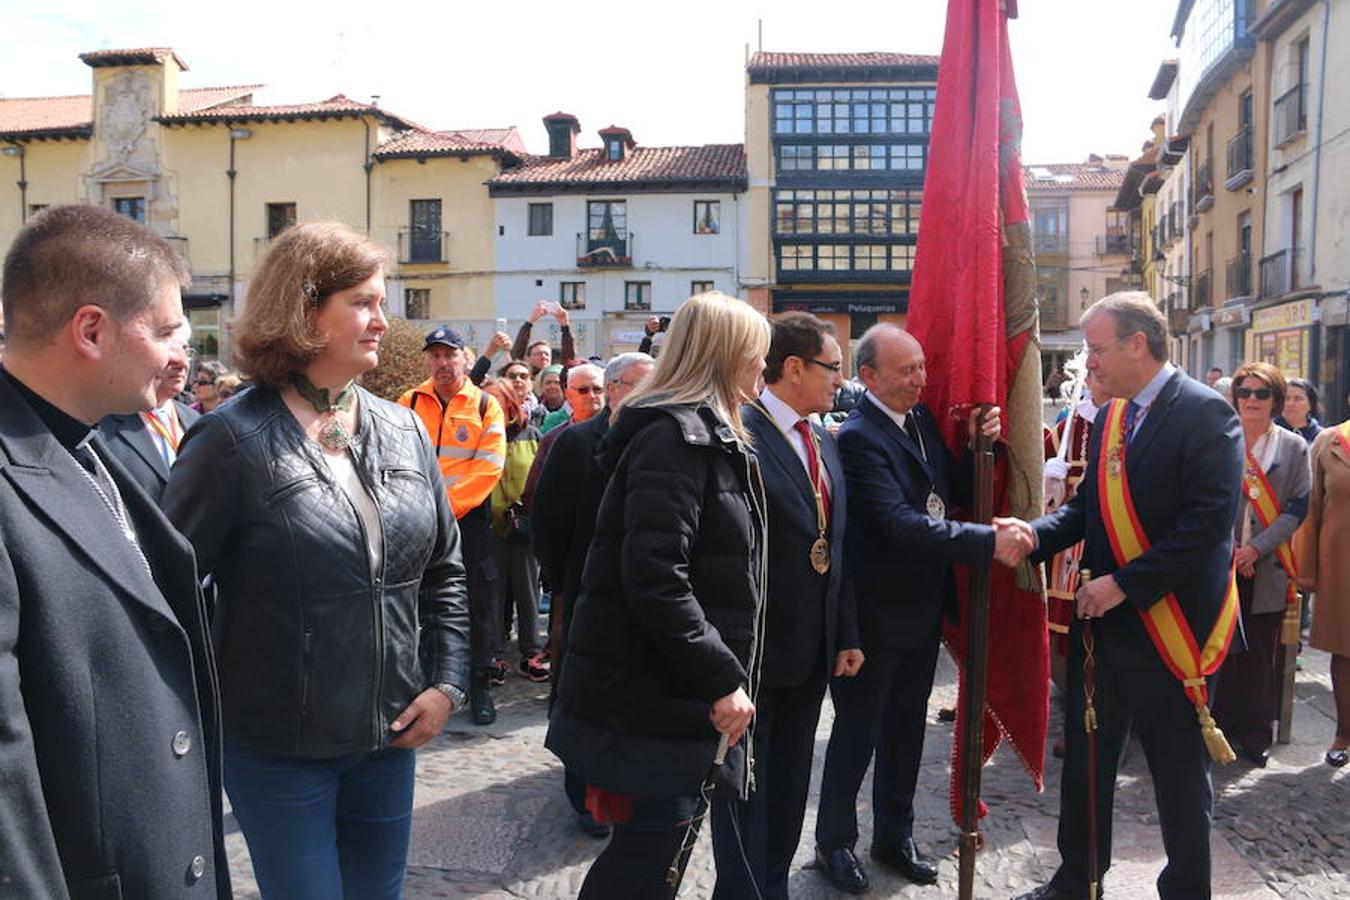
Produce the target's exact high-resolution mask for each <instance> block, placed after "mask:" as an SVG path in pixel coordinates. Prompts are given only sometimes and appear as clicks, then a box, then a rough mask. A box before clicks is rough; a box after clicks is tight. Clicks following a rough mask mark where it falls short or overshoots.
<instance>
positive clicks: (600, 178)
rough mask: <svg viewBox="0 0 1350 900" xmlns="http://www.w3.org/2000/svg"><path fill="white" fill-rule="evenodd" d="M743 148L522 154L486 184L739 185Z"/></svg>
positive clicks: (742, 175) (712, 146)
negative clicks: (615, 155)
mask: <svg viewBox="0 0 1350 900" xmlns="http://www.w3.org/2000/svg"><path fill="white" fill-rule="evenodd" d="M745 178H746V173H745V148H744V146H743V145H741V144H707V145H705V146H702V147H635V148H633V149H631V150H629V151H628V152H627V153H625V154H624V158H623V159H621V160H614V161H610V160H608V159H606V158H605V155H604V151H602V150H600V149H589V150H578V151H577V154H576V156H574V157H572V158H571V159H558V158H555V157H549V156H531V157H527V158H526V159H525V160H524V161H523V162H522V164H521V165H520V166H519V167H518V168H515V169H510V170H508V171H505V172H503V173H502V174H500V175H498V176H497V177H495V178H493V179H492V180H491V181H489V182H488V184H489V186H490V187H491V188H493V189H494V190H496V189H499V188H512V187H517V186H520V187H555V188H564V189H565V188H589V187H595V188H602V187H621V186H644V185H645V186H656V185H663V184H670V183H690V184H692V183H699V182H704V183H706V182H725V183H727V184H728V186H733V187H735V186H741V187H743V186H744V184H745Z"/></svg>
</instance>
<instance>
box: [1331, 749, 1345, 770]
mask: <svg viewBox="0 0 1350 900" xmlns="http://www.w3.org/2000/svg"><path fill="white" fill-rule="evenodd" d="M1348 762H1350V750H1347V749H1346V748H1345V747H1341V748H1340V749H1339V750H1328V751H1327V765H1329V766H1335V767H1336V768H1338V769H1339V768H1340V767H1341V766H1343V765H1345V764H1346V763H1348Z"/></svg>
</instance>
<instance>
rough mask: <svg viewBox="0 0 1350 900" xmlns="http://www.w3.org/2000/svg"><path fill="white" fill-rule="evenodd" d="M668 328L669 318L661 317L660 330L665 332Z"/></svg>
mask: <svg viewBox="0 0 1350 900" xmlns="http://www.w3.org/2000/svg"><path fill="white" fill-rule="evenodd" d="M669 327H670V316H662V317H661V330H662V331H665V330H666V329H667V328H669Z"/></svg>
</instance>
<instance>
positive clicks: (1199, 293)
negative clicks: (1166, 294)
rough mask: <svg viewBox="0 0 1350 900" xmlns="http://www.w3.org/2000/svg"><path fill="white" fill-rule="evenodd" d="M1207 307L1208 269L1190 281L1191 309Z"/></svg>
mask: <svg viewBox="0 0 1350 900" xmlns="http://www.w3.org/2000/svg"><path fill="white" fill-rule="evenodd" d="M1208 307H1209V269H1205V270H1204V271H1203V272H1199V273H1197V274H1196V276H1195V277H1194V278H1193V279H1191V309H1193V310H1198V309H1206V308H1208Z"/></svg>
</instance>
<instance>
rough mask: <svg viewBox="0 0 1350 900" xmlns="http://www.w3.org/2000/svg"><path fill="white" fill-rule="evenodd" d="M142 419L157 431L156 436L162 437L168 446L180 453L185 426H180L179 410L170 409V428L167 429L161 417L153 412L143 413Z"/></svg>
mask: <svg viewBox="0 0 1350 900" xmlns="http://www.w3.org/2000/svg"><path fill="white" fill-rule="evenodd" d="M141 418H142V419H144V420H145V424H147V425H149V426H150V427H151V428H153V429H155V434H157V435H159V436H160V437H162V438H163V439H164V443H166V444H168V445H169V446H170V447H171V448H172V449H173V452H174V453H177V452H178V442H179V441H181V440H182V439H183V426H182V425H180V424H178V410H176V409H174V408H173V407H172V406H170V407H169V425H168V427H165V425H164V423H163V422H162V421H160V418H159V416H157V415H155V414H154V413H153V412H143V413H141Z"/></svg>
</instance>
